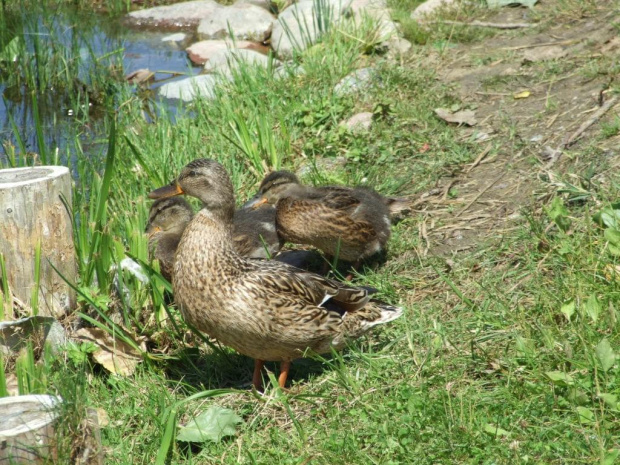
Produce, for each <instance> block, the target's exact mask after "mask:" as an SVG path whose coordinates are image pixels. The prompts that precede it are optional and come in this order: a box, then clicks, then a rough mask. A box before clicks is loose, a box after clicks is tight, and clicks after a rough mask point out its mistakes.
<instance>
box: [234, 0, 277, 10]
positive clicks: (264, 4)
mask: <svg viewBox="0 0 620 465" xmlns="http://www.w3.org/2000/svg"><path fill="white" fill-rule="evenodd" d="M245 4H250V5H256V6H259V7H261V8H263V9H264V10H266V11H268V12H270V13H273V12H275V8H274V6H273V5H272V4H271V0H237V1H236V2H235V3H234V5H245Z"/></svg>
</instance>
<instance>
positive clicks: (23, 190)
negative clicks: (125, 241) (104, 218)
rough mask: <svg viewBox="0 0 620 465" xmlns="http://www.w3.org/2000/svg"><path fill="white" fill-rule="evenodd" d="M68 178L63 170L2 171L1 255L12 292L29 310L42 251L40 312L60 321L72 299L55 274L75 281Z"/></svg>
mask: <svg viewBox="0 0 620 465" xmlns="http://www.w3.org/2000/svg"><path fill="white" fill-rule="evenodd" d="M63 198H64V199H65V200H66V202H67V204H68V205H71V175H70V174H69V170H68V169H67V168H66V167H64V166H38V167H35V168H14V169H7V170H0V254H3V255H4V261H5V266H6V274H7V276H6V277H5V276H2V273H1V272H0V281H1V280H3V279H7V281H8V284H9V286H10V288H11V291H12V293H13V294H14V295H15V296H16V297H17V298H18V299H20V300H21V301H23V302H25V303H26V304H27V305H28V306H32V302H31V298H32V296H33V294H34V293H33V288H34V285H35V265H36V250H37V248H38V247H39V244H40V248H41V255H40V257H41V258H40V279H39V293H38V311H39V314H40V315H45V316H53V317H55V318H60V317H62V316H63V315H65V314H67V313H68V312H69V311H70V310H71V309H72V307H73V304H74V302H75V295H74V293H73V291H72V290H71V288H70V287H69V286H68V285H67V284H66V283H65V281H64V280H63V279H62V278H61V277H60V276H59V275H58V273H56V271H54V269H53V268H52V266H51V265H50V263H51V264H53V265H54V266H55V267H56V268H57V269H58V270H59V271H60V273H62V274H63V276H65V277H66V278H67V279H68V280H70V281H72V282H73V281H75V274H76V262H75V249H74V246H73V228H72V225H71V217H70V215H69V213H68V212H67V209H66V208H65V206H64V204H63V201H62V199H63Z"/></svg>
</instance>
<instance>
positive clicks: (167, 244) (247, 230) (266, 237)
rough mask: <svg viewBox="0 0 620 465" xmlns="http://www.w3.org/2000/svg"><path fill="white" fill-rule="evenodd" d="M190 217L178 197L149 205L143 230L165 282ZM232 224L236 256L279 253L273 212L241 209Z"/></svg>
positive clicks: (252, 256) (187, 208) (192, 212)
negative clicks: (147, 236) (144, 229)
mask: <svg viewBox="0 0 620 465" xmlns="http://www.w3.org/2000/svg"><path fill="white" fill-rule="evenodd" d="M193 216H194V211H193V210H192V207H190V205H189V203H187V201H186V200H185V199H183V198H181V197H171V198H166V199H159V200H157V201H155V202H153V205H151V210H150V212H149V220H148V223H147V226H146V233H147V234H149V252H150V254H151V258H157V259H158V260H159V265H160V269H161V274H162V276H164V277H165V278H166V279H167V280H168V281H170V280H171V276H172V274H171V273H172V268H173V264H174V254H175V253H176V250H177V246H178V245H179V241H180V240H181V235H182V234H183V231H184V230H185V227H186V226H187V225H188V223H189V222H190V221H191V219H192V217H193ZM233 221H234V236H233V242H234V244H235V250H236V251H237V253H238V254H239V255H242V256H244V257H248V258H265V259H267V258H271V257H272V256H273V255H275V254H277V253H278V252H279V250H280V248H281V247H282V241H281V239H280V237H279V236H278V233H276V226H275V223H276V209H275V208H261V209H251V208H242V209H240V210H237V211H236V212H235V216H234V220H233Z"/></svg>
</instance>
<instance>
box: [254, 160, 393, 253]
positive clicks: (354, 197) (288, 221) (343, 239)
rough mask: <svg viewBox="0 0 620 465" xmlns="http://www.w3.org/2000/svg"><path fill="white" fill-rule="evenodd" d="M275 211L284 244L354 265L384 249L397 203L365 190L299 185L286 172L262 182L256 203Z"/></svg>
mask: <svg viewBox="0 0 620 465" xmlns="http://www.w3.org/2000/svg"><path fill="white" fill-rule="evenodd" d="M261 202H262V203H267V204H271V205H275V206H276V211H277V212H276V226H277V230H278V234H280V236H281V237H282V238H283V239H284V240H285V241H287V242H293V243H297V244H308V245H312V246H314V247H316V248H318V249H320V250H322V251H323V252H325V253H326V254H328V255H330V256H337V257H339V258H340V259H342V260H345V261H349V262H358V261H359V260H361V259H364V258H367V257H369V256H371V255H374V254H375V253H377V252H379V251H381V250H382V249H384V248H385V245H386V244H387V242H388V240H389V238H390V229H391V222H390V213H391V210H390V208H391V206H392V205H393V206H394V208H396V207H397V206H398V208H401V207H402V206H401V204H400V203H399V201H398V200H397V199H393V198H386V197H383V196H381V195H380V194H378V193H377V192H375V191H374V190H372V189H368V188H362V187H357V188H349V187H341V186H324V187H311V186H304V185H301V184H300V183H299V181H298V179H297V177H296V176H295V175H294V174H293V173H290V172H288V171H276V172H273V173H270V174H269V175H267V177H265V179H264V180H263V182H262V183H261V186H260V189H259V193H258V195H257V199H256V201H255V203H256V204H260V203H261Z"/></svg>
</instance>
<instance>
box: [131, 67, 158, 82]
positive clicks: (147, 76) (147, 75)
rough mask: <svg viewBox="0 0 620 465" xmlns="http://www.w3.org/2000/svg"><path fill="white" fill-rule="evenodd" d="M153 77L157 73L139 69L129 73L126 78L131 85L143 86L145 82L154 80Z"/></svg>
mask: <svg viewBox="0 0 620 465" xmlns="http://www.w3.org/2000/svg"><path fill="white" fill-rule="evenodd" d="M153 76H155V73H154V72H153V71H151V70H150V69H146V68H143V69H137V70H135V71H133V72H131V73H129V74H128V75H127V76H125V80H126V81H129V82H130V83H131V84H141V83H143V82H148V81H150V80H151V79H153Z"/></svg>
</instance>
